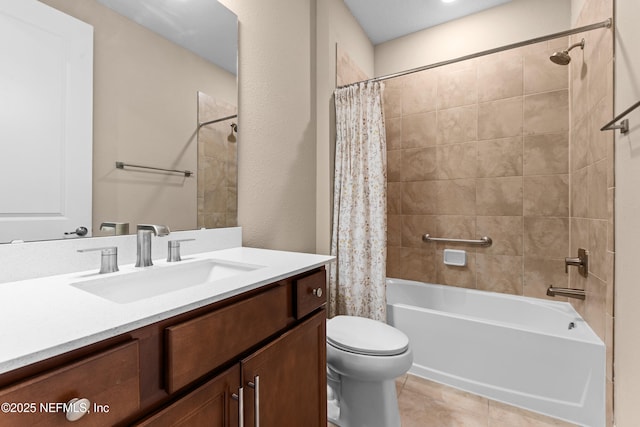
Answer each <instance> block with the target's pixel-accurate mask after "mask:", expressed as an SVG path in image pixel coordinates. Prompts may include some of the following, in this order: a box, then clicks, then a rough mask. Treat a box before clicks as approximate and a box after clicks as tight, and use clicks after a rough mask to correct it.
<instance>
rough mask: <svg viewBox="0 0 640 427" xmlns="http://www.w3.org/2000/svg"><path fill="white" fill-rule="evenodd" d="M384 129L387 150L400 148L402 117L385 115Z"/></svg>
mask: <svg viewBox="0 0 640 427" xmlns="http://www.w3.org/2000/svg"><path fill="white" fill-rule="evenodd" d="M385 131H386V136H387V150H399V149H400V148H402V118H401V117H394V118H388V117H385Z"/></svg>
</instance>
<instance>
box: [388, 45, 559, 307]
mask: <svg viewBox="0 0 640 427" xmlns="http://www.w3.org/2000/svg"><path fill="white" fill-rule="evenodd" d="M567 43H568V40H567V39H566V38H565V39H559V40H554V41H550V42H543V43H539V44H536V45H531V46H527V47H523V48H519V49H514V50H511V51H506V52H501V53H498V54H493V55H490V56H485V57H481V58H477V59H473V60H468V61H464V62H460V63H456V64H452V65H448V66H445V67H440V68H436V69H432V70H427V71H423V72H420V73H415V74H411V75H408V76H404V77H400V78H396V79H393V80H388V81H387V82H386V89H385V98H384V103H385V118H386V126H387V148H388V153H387V155H388V158H387V161H388V253H387V276H389V277H400V278H406V279H414V280H420V281H426V282H431V283H441V284H447V285H454V286H462V287H467V288H477V289H483V290H490V291H496V292H504V293H511V294H517V295H527V296H535V297H546V296H545V292H546V288H547V286H549V285H550V284H553V285H555V286H567V285H568V283H569V281H568V275H567V274H565V272H564V263H563V261H564V257H566V256H569V255H570V251H569V249H570V248H569V224H570V221H569V201H570V197H569V157H568V156H569V90H568V88H569V77H568V76H569V74H568V73H569V71H568V70H569V69H568V67H564V66H559V65H556V64H553V63H552V62H550V61H549V59H548V58H549V55H550V54H551V53H552V52H553V51H555V50H558V49H566V47H567ZM425 233H429V234H431V235H432V236H434V237H448V238H458V239H475V238H480V237H481V236H485V235H486V236H489V237H491V238H492V239H493V245H492V246H491V247H489V248H476V247H472V246H465V245H446V244H442V243H425V242H423V241H422V240H421V236H422V235H423V234H425ZM449 247H450V248H455V249H464V250H466V251H467V265H466V266H465V267H453V266H448V265H445V264H444V263H443V250H444V249H445V248H449Z"/></svg>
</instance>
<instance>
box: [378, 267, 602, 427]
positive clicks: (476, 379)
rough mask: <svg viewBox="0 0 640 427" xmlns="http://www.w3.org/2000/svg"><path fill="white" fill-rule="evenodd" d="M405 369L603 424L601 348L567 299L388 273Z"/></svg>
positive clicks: (390, 310)
mask: <svg viewBox="0 0 640 427" xmlns="http://www.w3.org/2000/svg"><path fill="white" fill-rule="evenodd" d="M387 318H388V322H389V324H391V325H393V326H395V327H397V328H398V329H400V330H402V331H403V332H404V333H406V334H407V335H408V336H409V340H410V345H411V346H412V348H413V354H414V362H413V367H412V368H411V370H410V371H409V372H410V373H412V374H415V375H418V376H420V377H424V378H427V379H430V380H433V381H436V382H439V383H442V384H446V385H450V386H453V387H456V388H459V389H462V390H466V391H469V392H471V393H475V394H479V395H482V396H485V397H488V398H490V399H493V400H497V401H500V402H504V403H508V404H510V405H514V406H518V407H521V408H524V409H528V410H530V411H535V412H539V413H542V414H545V415H549V416H551V417H555V418H559V419H562V420H565V421H569V422H572V423H575V424H578V425H581V426H589V427H602V426H604V425H605V346H604V343H603V342H602V341H601V340H600V339H599V338H598V336H597V335H596V334H595V333H594V332H593V331H592V330H591V328H590V327H589V326H588V325H587V324H586V323H585V321H584V320H583V319H582V318H581V317H580V315H579V314H578V313H577V312H576V311H575V310H574V309H573V307H572V306H571V305H570V304H568V303H563V302H555V301H547V300H542V299H538V298H527V297H520V296H512V295H506V294H499V293H494V292H485V291H477V290H470V289H463V288H456V287H451V286H442V285H432V284H426V283H421V282H414V281H409V280H401V279H387Z"/></svg>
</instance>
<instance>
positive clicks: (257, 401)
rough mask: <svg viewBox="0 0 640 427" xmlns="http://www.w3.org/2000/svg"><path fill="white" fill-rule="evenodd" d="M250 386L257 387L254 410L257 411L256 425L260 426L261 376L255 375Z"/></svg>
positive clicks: (256, 426)
mask: <svg viewBox="0 0 640 427" xmlns="http://www.w3.org/2000/svg"><path fill="white" fill-rule="evenodd" d="M248 385H249V387H251V388H253V389H255V398H254V399H253V412H255V419H256V422H255V427H260V376H259V375H256V376H255V377H253V382H251V381H249V384H248Z"/></svg>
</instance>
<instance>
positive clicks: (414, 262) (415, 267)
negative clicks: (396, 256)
mask: <svg viewBox="0 0 640 427" xmlns="http://www.w3.org/2000/svg"><path fill="white" fill-rule="evenodd" d="M435 260H436V256H435V251H434V250H433V249H419V248H400V274H401V276H400V277H402V278H404V279H408V280H418V281H421V282H427V283H435V282H434V280H436V262H435Z"/></svg>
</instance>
